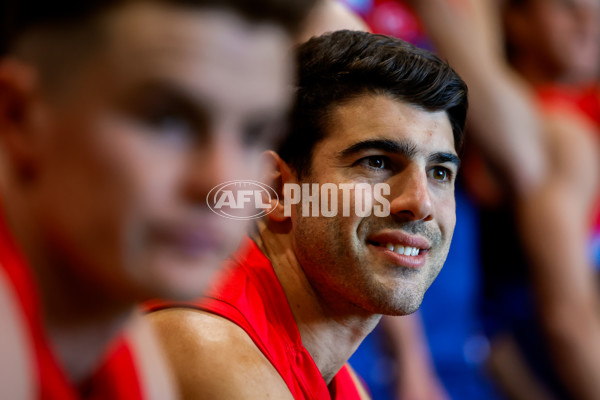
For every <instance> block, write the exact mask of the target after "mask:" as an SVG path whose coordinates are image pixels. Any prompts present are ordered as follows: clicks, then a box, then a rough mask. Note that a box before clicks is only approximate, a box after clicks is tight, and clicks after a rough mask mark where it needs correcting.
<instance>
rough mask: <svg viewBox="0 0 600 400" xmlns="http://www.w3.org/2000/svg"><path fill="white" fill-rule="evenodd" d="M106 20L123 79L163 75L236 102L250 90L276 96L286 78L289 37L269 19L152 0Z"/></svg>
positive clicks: (252, 93)
mask: <svg viewBox="0 0 600 400" xmlns="http://www.w3.org/2000/svg"><path fill="white" fill-rule="evenodd" d="M107 23H108V26H109V29H108V32H109V43H110V44H109V46H108V49H109V50H108V54H109V56H110V60H111V61H110V62H111V63H113V64H115V65H116V68H115V70H116V71H118V74H119V75H120V76H121V77H122V79H123V80H124V81H135V80H144V79H157V78H161V77H163V78H165V77H166V78H168V79H172V80H176V81H177V83H178V84H179V86H181V87H187V88H188V90H189V92H190V93H193V92H194V91H197V92H202V93H204V94H205V95H206V94H208V95H209V96H220V97H222V98H215V99H214V101H215V103H219V102H223V104H229V106H230V107H233V108H235V107H236V104H237V103H239V104H242V105H244V104H248V103H249V102H248V99H251V98H252V97H253V96H258V97H257V98H256V99H255V102H257V103H260V101H261V99H264V101H265V102H269V101H271V100H272V99H277V101H281V97H282V96H283V94H282V93H283V92H285V90H286V88H287V85H288V84H289V81H290V80H291V75H292V64H291V59H289V58H288V57H286V49H287V48H288V47H289V45H290V42H291V39H290V37H289V36H288V35H287V34H286V33H285V32H284V31H283V29H281V28H278V27H276V26H274V25H265V24H258V23H249V22H247V21H245V20H243V19H241V18H240V17H238V16H236V15H235V14H233V13H231V12H227V11H217V10H211V9H196V8H182V7H174V6H170V5H162V4H154V3H135V5H131V6H128V7H127V8H123V9H121V10H118V11H116V12H115V13H114V14H112V15H111V16H110V17H109V18H108V20H107ZM286 97H287V96H286ZM250 104H252V101H250Z"/></svg>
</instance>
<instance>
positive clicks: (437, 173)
mask: <svg viewBox="0 0 600 400" xmlns="http://www.w3.org/2000/svg"><path fill="white" fill-rule="evenodd" d="M430 175H431V178H432V179H434V180H436V181H444V182H446V181H449V180H450V179H451V178H452V172H451V171H450V170H448V169H447V168H444V167H434V168H432V169H431V171H430Z"/></svg>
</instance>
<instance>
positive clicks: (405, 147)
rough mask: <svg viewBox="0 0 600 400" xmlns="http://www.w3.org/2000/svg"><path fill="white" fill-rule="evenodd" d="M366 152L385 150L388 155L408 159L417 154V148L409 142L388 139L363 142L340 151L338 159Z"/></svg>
mask: <svg viewBox="0 0 600 400" xmlns="http://www.w3.org/2000/svg"><path fill="white" fill-rule="evenodd" d="M365 150H383V151H385V152H387V153H394V154H399V155H402V156H404V157H406V158H412V157H414V155H415V154H416V153H417V146H415V145H414V144H412V143H409V142H397V141H394V140H388V139H370V140H363V141H361V142H358V143H355V144H353V145H352V146H350V147H348V148H346V149H344V150H342V151H340V152H339V153H338V158H340V159H342V158H346V157H349V156H352V155H354V154H356V153H360V152H361V151H365Z"/></svg>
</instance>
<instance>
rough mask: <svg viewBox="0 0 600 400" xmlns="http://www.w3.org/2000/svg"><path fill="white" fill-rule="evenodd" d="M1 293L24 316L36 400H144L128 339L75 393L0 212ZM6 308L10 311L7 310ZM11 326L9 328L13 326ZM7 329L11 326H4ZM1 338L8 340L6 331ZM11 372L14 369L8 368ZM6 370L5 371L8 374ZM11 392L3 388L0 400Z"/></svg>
mask: <svg viewBox="0 0 600 400" xmlns="http://www.w3.org/2000/svg"><path fill="white" fill-rule="evenodd" d="M0 278H2V279H0V290H4V291H7V292H8V293H7V295H8V296H9V298H12V299H14V301H13V304H14V305H16V308H17V310H15V311H16V314H17V315H19V316H20V322H21V323H22V325H23V326H22V327H21V328H22V331H23V332H24V333H25V336H26V337H25V338H24V343H25V346H27V347H29V349H28V350H29V354H31V358H32V359H31V360H29V363H28V365H30V366H31V369H32V370H31V371H29V372H30V374H31V376H32V380H33V382H35V385H36V387H35V388H33V393H35V398H39V399H44V400H45V399H48V400H50V399H52V400H54V399H56V400H75V399H91V400H100V399H128V400H137V399H141V398H142V392H141V387H140V382H139V379H138V375H137V373H136V368H135V366H134V361H133V356H132V353H131V351H130V348H129V346H128V345H127V343H126V341H125V339H124V338H122V337H121V338H119V339H118V340H116V341H115V343H113V344H112V345H111V350H110V352H108V354H107V357H106V361H104V362H103V364H102V365H101V366H100V368H99V369H98V370H97V371H96V373H95V374H94V375H93V377H92V378H90V379H89V380H88V381H87V382H85V383H84V384H82V385H81V386H80V387H76V386H75V385H73V384H72V383H71V382H69V380H68V378H67V375H66V373H65V371H63V370H62V368H61V367H60V366H59V364H58V362H57V360H56V358H55V356H54V354H53V353H52V350H51V348H50V344H49V342H48V338H47V335H46V332H45V329H44V326H43V322H42V315H41V304H40V299H39V296H38V292H37V289H36V284H35V280H34V278H33V276H32V274H31V272H30V270H29V267H28V266H27V263H26V262H25V258H24V257H23V256H22V254H21V252H20V250H19V249H18V247H17V245H16V243H15V242H14V240H13V238H12V236H11V234H10V233H9V230H8V228H7V226H6V224H5V221H4V219H3V217H2V216H1V212H0ZM2 306H5V305H2ZM8 323H10V322H8ZM2 324H7V321H2ZM0 338H2V339H3V340H4V335H3V334H2V325H0ZM0 363H11V360H10V359H0ZM3 367H7V368H10V365H8V366H3ZM5 370H6V368H5ZM6 390H8V388H0V398H4V396H3V393H4V392H5V391H6Z"/></svg>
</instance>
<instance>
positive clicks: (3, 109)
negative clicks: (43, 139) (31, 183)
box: [0, 57, 37, 179]
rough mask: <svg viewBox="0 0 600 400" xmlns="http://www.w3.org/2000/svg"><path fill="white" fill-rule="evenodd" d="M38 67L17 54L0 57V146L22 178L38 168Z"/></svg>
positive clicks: (32, 173)
mask: <svg viewBox="0 0 600 400" xmlns="http://www.w3.org/2000/svg"><path fill="white" fill-rule="evenodd" d="M36 81H37V74H36V72H35V69H34V68H33V67H32V66H30V65H28V64H26V63H24V62H22V61H19V60H17V59H15V58H11V57H6V58H0V146H2V149H1V152H2V156H3V158H4V160H3V161H4V164H5V166H6V167H7V168H9V169H10V170H11V171H12V172H11V173H16V174H17V175H18V177H19V179H22V178H25V179H30V178H31V177H32V176H33V175H34V174H35V170H36V162H35V160H36V157H35V147H36V146H35V145H34V144H33V143H31V136H32V135H31V128H32V127H33V125H34V124H36V123H37V121H34V118H33V116H34V114H35V113H34V112H33V104H34V98H35V93H36V91H37V82H36Z"/></svg>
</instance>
